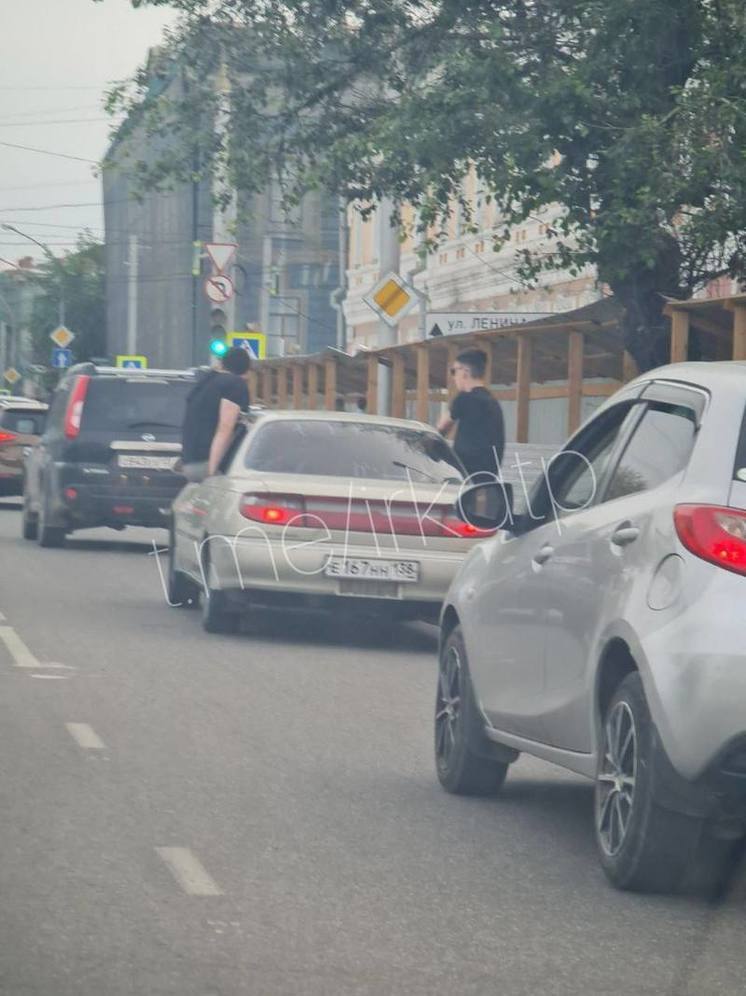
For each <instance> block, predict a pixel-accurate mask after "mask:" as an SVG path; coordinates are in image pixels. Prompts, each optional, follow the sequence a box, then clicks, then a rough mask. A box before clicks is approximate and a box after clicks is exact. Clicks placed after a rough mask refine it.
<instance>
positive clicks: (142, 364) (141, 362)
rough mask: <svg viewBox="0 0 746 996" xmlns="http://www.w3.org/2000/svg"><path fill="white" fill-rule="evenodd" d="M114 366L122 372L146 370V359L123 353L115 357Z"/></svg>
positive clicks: (145, 357)
mask: <svg viewBox="0 0 746 996" xmlns="http://www.w3.org/2000/svg"><path fill="white" fill-rule="evenodd" d="M115 366H117V367H119V368H120V369H122V370H147V368H148V358H147V356H139V355H137V354H134V353H123V354H121V355H119V356H117V358H116V361H115Z"/></svg>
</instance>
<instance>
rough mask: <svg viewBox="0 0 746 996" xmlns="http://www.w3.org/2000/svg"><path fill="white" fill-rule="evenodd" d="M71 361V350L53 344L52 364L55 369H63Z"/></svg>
mask: <svg viewBox="0 0 746 996" xmlns="http://www.w3.org/2000/svg"><path fill="white" fill-rule="evenodd" d="M72 361H73V351H72V350H71V349H63V348H62V347H61V346H55V347H54V349H53V350H52V366H53V367H54V369H55V370H65V369H66V368H67V367H69V366H70V364H71V363H72Z"/></svg>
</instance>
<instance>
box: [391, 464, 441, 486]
mask: <svg viewBox="0 0 746 996" xmlns="http://www.w3.org/2000/svg"><path fill="white" fill-rule="evenodd" d="M391 462H392V463H393V465H394V466H395V467H401V468H402V470H411V471H412V472H413V473H415V474H421V475H422V476H423V477H426V478H427V479H428V481H432V482H433V484H442V483H443V482H442V481H439V480H438V478H437V477H433V475H432V474H428V473H427V471H425V470H420V469H419V467H410V466H409V464H408V463H402V462H401V460H392V461H391Z"/></svg>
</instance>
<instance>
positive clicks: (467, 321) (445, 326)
mask: <svg viewBox="0 0 746 996" xmlns="http://www.w3.org/2000/svg"><path fill="white" fill-rule="evenodd" d="M549 316H550V312H548V311H429V312H428V313H427V334H428V336H430V337H437V336H439V335H459V334H461V333H463V332H489V331H491V330H492V329H504V328H508V327H509V326H510V325H524V324H525V323H526V322H538V321H540V320H541V319H542V318H549Z"/></svg>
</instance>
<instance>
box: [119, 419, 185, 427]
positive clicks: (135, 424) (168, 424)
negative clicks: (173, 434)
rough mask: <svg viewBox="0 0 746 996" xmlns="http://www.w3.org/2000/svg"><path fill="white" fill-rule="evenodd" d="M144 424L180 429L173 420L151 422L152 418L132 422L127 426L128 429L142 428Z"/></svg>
mask: <svg viewBox="0 0 746 996" xmlns="http://www.w3.org/2000/svg"><path fill="white" fill-rule="evenodd" d="M144 425H152V426H158V428H160V429H178V428H179V426H178V425H174V424H173V422H151V421H150V419H144V420H143V421H142V422H130V423H129V424H128V426H127V428H128V429H142V427H143V426H144Z"/></svg>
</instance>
